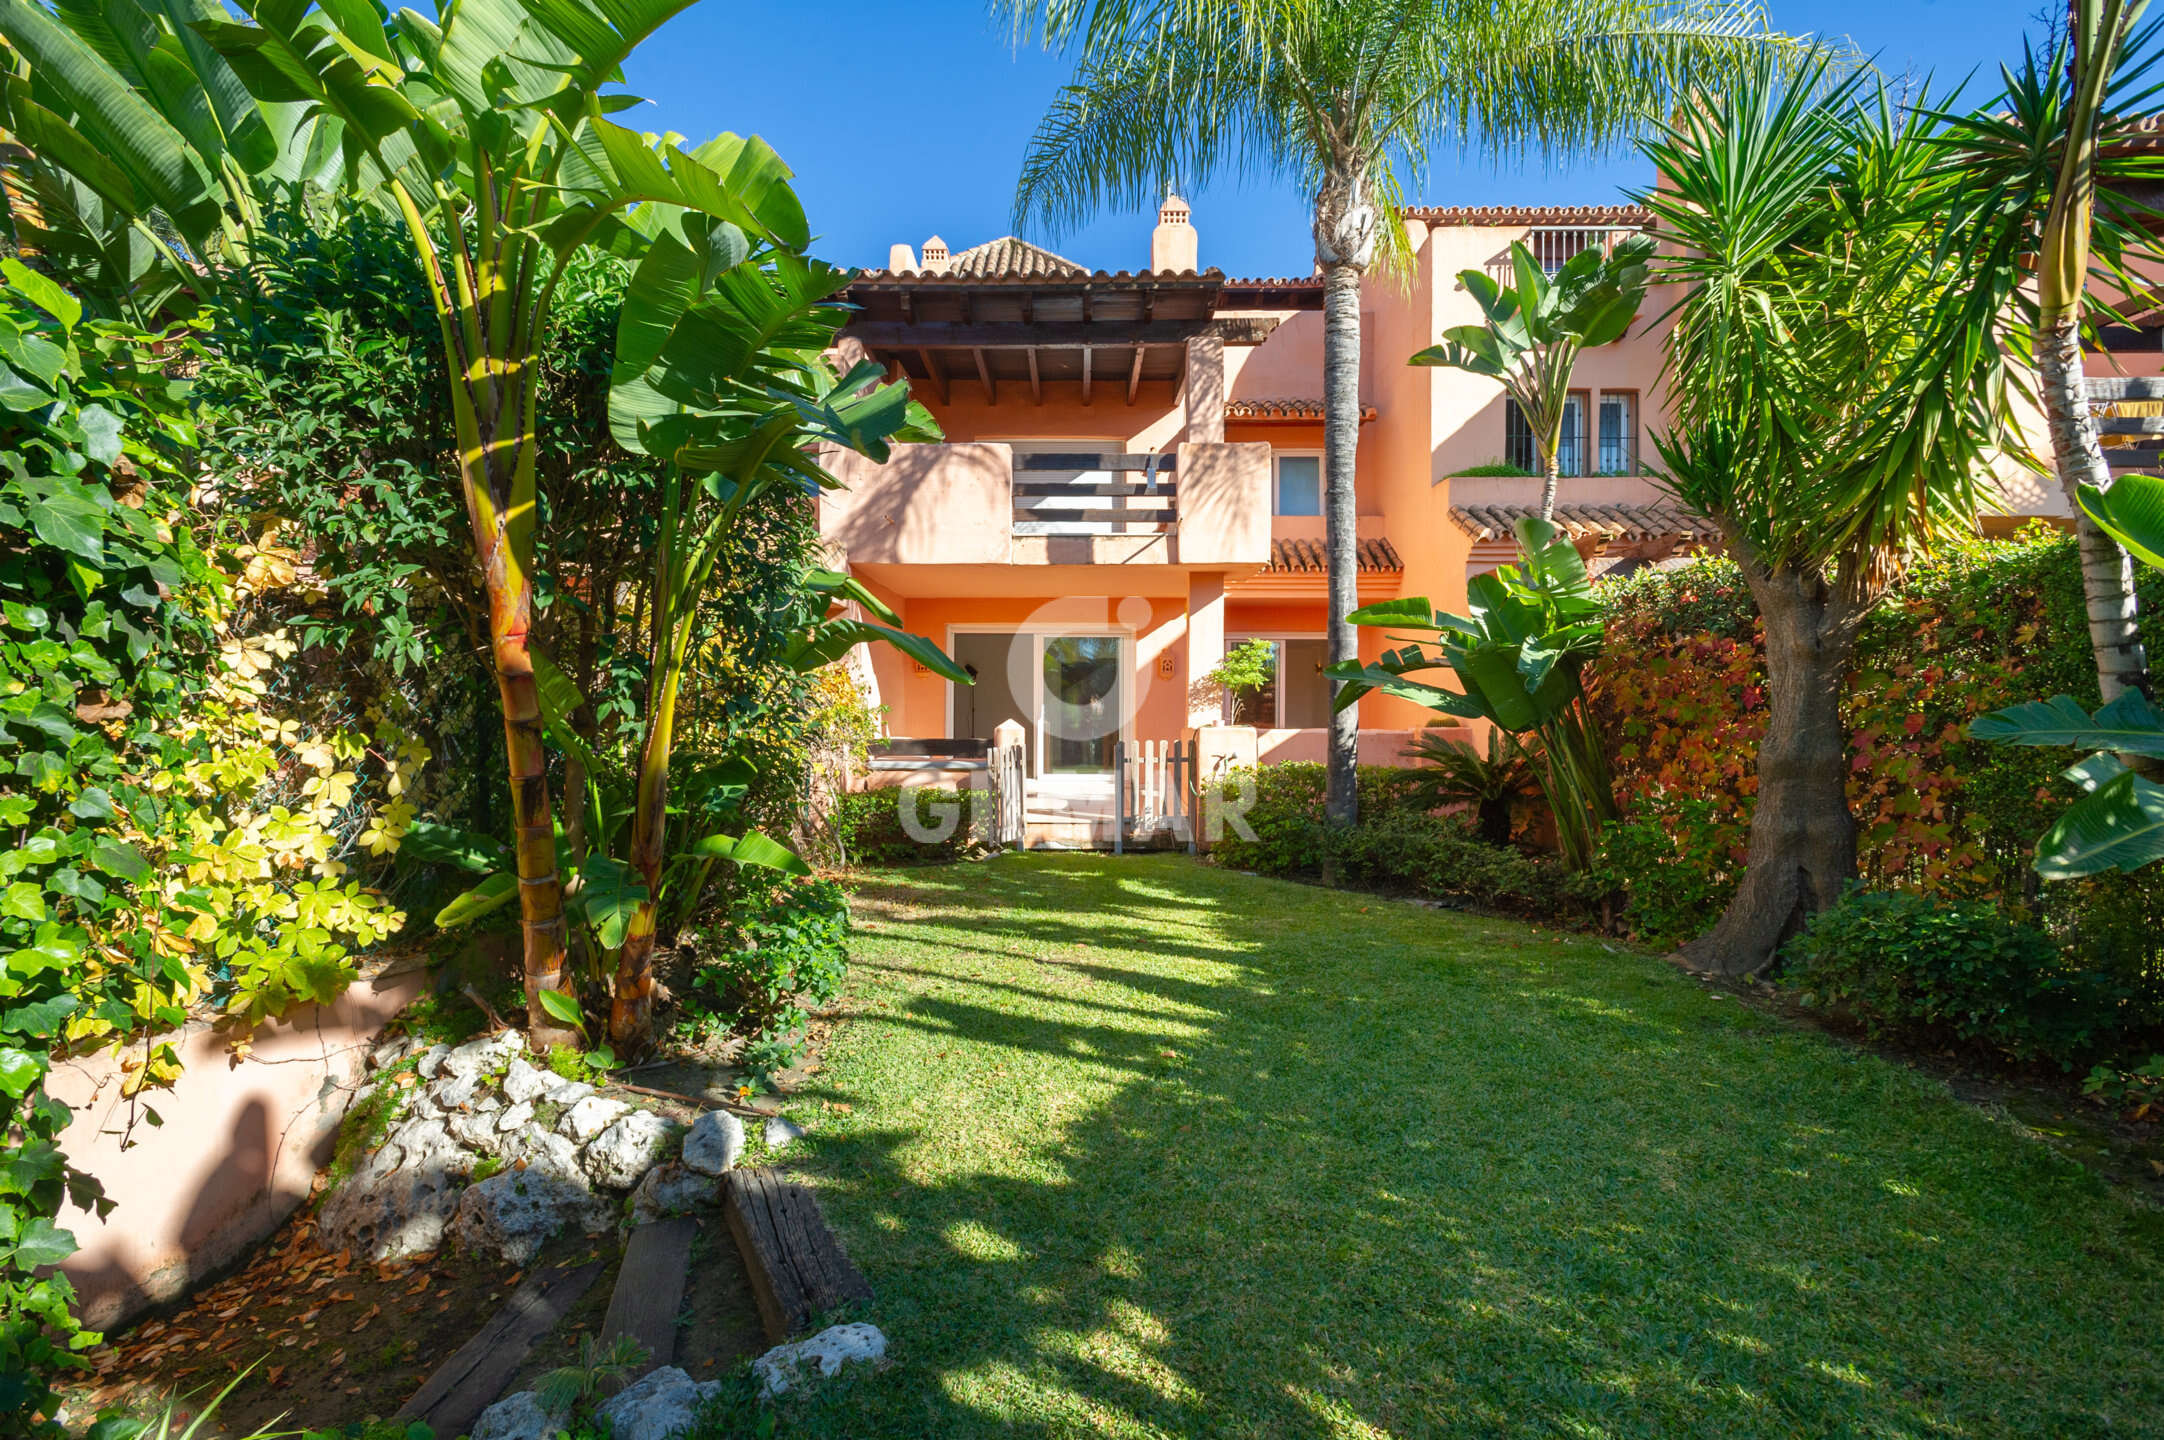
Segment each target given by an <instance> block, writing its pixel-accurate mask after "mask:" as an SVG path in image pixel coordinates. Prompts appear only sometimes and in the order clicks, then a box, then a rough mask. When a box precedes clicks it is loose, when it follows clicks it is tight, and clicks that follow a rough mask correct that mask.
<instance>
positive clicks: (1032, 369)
mask: <svg viewBox="0 0 2164 1440" xmlns="http://www.w3.org/2000/svg"><path fill="white" fill-rule="evenodd" d="M1022 353H1023V354H1025V355H1027V356H1028V357H1029V403H1030V404H1032V405H1042V404H1043V403H1044V380H1043V377H1041V376H1040V375H1038V373H1037V347H1036V346H1034V345H1032V346H1030V347H1029V349H1027V350H1025V351H1023V352H1022Z"/></svg>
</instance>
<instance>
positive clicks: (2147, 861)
mask: <svg viewBox="0 0 2164 1440" xmlns="http://www.w3.org/2000/svg"><path fill="white" fill-rule="evenodd" d="M2076 493H2077V498H2078V499H2079V500H2080V502H2081V508H2082V511H2083V513H2085V514H2086V515H2087V516H2088V517H2089V518H2090V519H2091V520H2092V521H2094V522H2095V523H2096V526H2097V528H2098V529H2099V530H2101V531H2103V532H2104V533H2105V534H2107V535H2109V536H2111V537H2112V538H2113V539H2115V540H2117V541H2118V542H2119V543H2120V544H2121V545H2123V546H2125V547H2126V550H2127V553H2128V554H2129V555H2132V556H2133V557H2134V558H2135V559H2136V560H2139V561H2141V562H2142V563H2143V564H2145V565H2150V566H2154V567H2156V568H2157V569H2160V570H2164V477H2159V476H2155V475H2122V476H2120V477H2119V479H2118V481H2117V482H2116V483H2115V484H2113V485H2112V487H2111V488H2110V489H2109V490H2104V489H2101V488H2099V487H2098V486H2095V485H2083V486H2082V487H2080V489H2079V490H2078V491H2077V492H2076ZM1969 734H1971V735H1972V736H1974V737H1975V738H1976V739H1978V740H1989V741H1992V742H1993V743H1995V744H1999V745H2044V746H2067V747H2069V748H2073V749H2078V750H2088V751H2092V752H2094V753H2092V754H2091V755H2090V756H2089V757H2088V758H2087V759H2086V760H2083V761H2082V762H2081V763H2080V764H2078V765H2075V766H2073V767H2072V768H2070V769H2069V770H2067V771H2066V772H2065V774H2066V778H2067V779H2069V780H2072V781H2073V782H2074V783H2075V784H2076V785H2078V786H2080V787H2081V788H2082V789H2083V790H2085V791H2087V792H2088V793H2087V794H2086V795H2084V796H2083V797H2082V798H2081V799H2080V800H2077V801H2075V802H2074V804H2073V806H2072V807H2071V808H2070V809H2069V810H2068V811H2067V812H2066V813H2065V814H2064V815H2062V816H2060V817H2059V820H2058V823H2057V824H2055V825H2053V826H2052V827H2051V829H2049V830H2047V831H2045V832H2044V836H2043V838H2042V839H2041V840H2039V841H2038V842H2037V845H2036V861H2035V865H2036V873H2037V874H2039V875H2041V876H2043V877H2044V878H2045V879H2046V880H2072V879H2077V878H2079V877H2081V876H2083V875H2095V874H2099V873H2101V872H2103V871H2106V870H2138V869H2140V868H2141V867H2142V866H2144V865H2153V864H2155V863H2156V862H2157V861H2159V860H2164V785H2159V784H2158V783H2157V782H2156V781H2155V780H2154V779H2152V778H2151V776H2152V775H2154V774H2155V773H2156V770H2157V767H2158V766H2159V764H2160V763H2164V714H2160V713H2159V712H2158V710H2157V708H2156V705H2155V704H2154V702H2152V701H2151V700H2150V699H2149V697H2148V696H2147V695H2144V694H2143V693H2142V692H2141V691H2139V690H2135V689H2127V690H2122V691H2120V692H2119V693H2118V695H2117V696H2116V697H2114V698H2113V699H2112V700H2111V701H2110V702H2109V703H2107V704H2106V705H2105V706H2104V708H2103V709H2101V710H2098V711H2097V712H2096V713H2095V714H2093V715H2092V714H2090V713H2089V711H2088V710H2087V709H2085V708H2084V707H2083V706H2082V704H2081V702H2080V701H2078V700H2076V699H2075V698H2074V697H2073V696H2071V695H2057V696H2054V697H2052V698H2051V699H2049V700H2032V701H2029V702H2028V703H2026V704H2022V705H2010V706H2008V707H2007V708H2006V709H2004V710H1995V711H1993V712H1992V713H1991V714H1989V715H1982V716H1978V717H1977V719H1976V720H1975V722H1974V723H1973V724H1971V725H1970V726H1969ZM2144 770H2146V771H2148V772H2149V773H2147V774H2144V773H2143V771H2144Z"/></svg>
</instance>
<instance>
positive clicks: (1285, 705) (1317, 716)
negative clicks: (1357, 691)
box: [1225, 635, 1330, 730]
mask: <svg viewBox="0 0 2164 1440" xmlns="http://www.w3.org/2000/svg"><path fill="white" fill-rule="evenodd" d="M1265 638H1267V639H1268V643H1269V645H1270V648H1271V650H1272V651H1273V652H1275V662H1276V663H1275V664H1274V665H1273V666H1272V667H1271V670H1272V673H1271V676H1270V682H1269V683H1268V684H1267V685H1264V686H1263V687H1262V688H1261V689H1259V690H1244V691H1240V692H1237V693H1235V694H1231V695H1227V696H1226V697H1225V723H1227V724H1228V725H1252V726H1254V727H1255V728H1256V729H1258V730H1274V729H1284V730H1316V729H1320V728H1322V727H1323V726H1326V725H1328V724H1329V723H1330V679H1329V677H1328V676H1326V675H1324V674H1323V673H1322V671H1323V666H1324V665H1325V664H1327V663H1328V660H1329V649H1330V646H1329V642H1328V641H1327V640H1325V639H1323V638H1322V637H1321V636H1315V635H1294V636H1288V637H1277V638H1272V637H1264V636H1258V635H1232V636H1227V637H1226V641H1225V648H1226V650H1227V651H1228V652H1229V651H1231V650H1233V649H1235V648H1237V647H1238V646H1241V645H1244V644H1247V643H1249V642H1251V641H1254V640H1259V639H1265Z"/></svg>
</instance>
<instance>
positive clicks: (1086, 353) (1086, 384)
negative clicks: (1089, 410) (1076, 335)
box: [1082, 345, 1094, 405]
mask: <svg viewBox="0 0 2164 1440" xmlns="http://www.w3.org/2000/svg"><path fill="white" fill-rule="evenodd" d="M1093 353H1094V352H1093V351H1091V349H1090V348H1089V346H1087V345H1085V346H1083V347H1082V403H1083V404H1085V405H1087V404H1089V403H1090V356H1091V355H1092V354H1093Z"/></svg>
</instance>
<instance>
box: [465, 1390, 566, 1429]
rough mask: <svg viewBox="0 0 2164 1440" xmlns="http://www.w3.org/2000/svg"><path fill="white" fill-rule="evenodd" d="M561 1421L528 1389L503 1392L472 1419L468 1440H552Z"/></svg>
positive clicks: (561, 1425) (561, 1423)
mask: <svg viewBox="0 0 2164 1440" xmlns="http://www.w3.org/2000/svg"><path fill="white" fill-rule="evenodd" d="M563 1428H564V1426H563V1421H562V1420H561V1419H559V1418H558V1417H556V1416H554V1415H551V1414H549V1412H548V1411H546V1410H544V1409H542V1408H541V1398H540V1397H539V1396H538V1395H536V1394H534V1392H533V1391H531V1390H521V1391H519V1392H518V1393H517V1394H516V1395H506V1396H505V1397H504V1398H503V1399H501V1400H498V1401H497V1402H496V1403H495V1404H493V1405H491V1406H489V1407H488V1408H487V1409H486V1410H483V1411H482V1412H481V1418H480V1419H478V1420H476V1421H474V1422H473V1436H472V1440H554V1437H555V1436H556V1434H557V1433H558V1432H559V1431H561V1430H562V1429H563Z"/></svg>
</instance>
